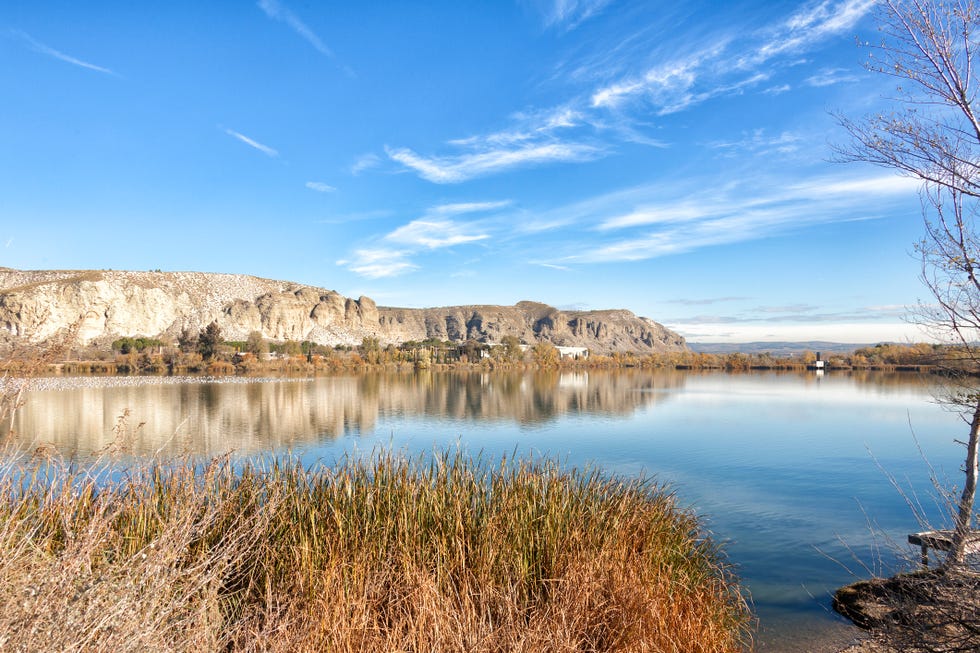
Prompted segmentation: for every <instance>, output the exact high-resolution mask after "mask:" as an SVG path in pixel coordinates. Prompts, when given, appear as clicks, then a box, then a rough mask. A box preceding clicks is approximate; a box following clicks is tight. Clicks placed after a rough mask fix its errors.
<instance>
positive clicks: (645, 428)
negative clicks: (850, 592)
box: [14, 370, 967, 651]
mask: <svg viewBox="0 0 980 653" xmlns="http://www.w3.org/2000/svg"><path fill="white" fill-rule="evenodd" d="M934 384H935V381H934V380H931V379H929V378H924V377H921V376H917V375H913V374H895V373H892V374H886V373H844V372H841V373H836V372H834V373H828V374H827V375H825V376H816V373H813V372H810V373H753V374H723V373H685V372H676V371H629V370H627V371H609V372H595V371H589V372H585V371H574V372H561V373H558V372H554V373H538V374H526V375H524V374H503V373H490V374H487V373H451V372H444V373H440V372H421V373H404V374H397V373H390V374H385V373H381V374H364V375H360V376H352V377H328V378H316V379H300V380H296V379H229V380H227V381H223V382H206V381H201V380H200V379H168V378H162V379H158V378H133V377H126V378H115V377H114V378H98V377H85V378H79V379H63V378H62V379H41V380H39V381H38V382H37V384H36V386H35V389H34V390H32V391H31V392H30V394H29V395H28V398H27V403H26V405H25V406H24V407H23V408H22V409H21V410H20V411H19V412H18V413H17V415H16V418H15V422H14V429H15V432H16V434H17V437H19V438H20V439H21V440H22V442H24V443H25V444H27V443H31V444H32V446H37V445H40V444H42V443H49V444H50V445H52V446H54V447H55V448H57V449H58V450H59V451H60V452H62V453H63V454H65V455H67V456H74V457H78V458H84V457H88V456H90V455H91V454H92V452H96V451H99V450H101V449H103V448H104V447H105V446H106V445H107V444H108V443H109V442H110V441H112V440H113V438H117V439H118V440H119V441H123V442H125V443H126V445H127V447H128V449H129V450H130V451H131V452H132V454H133V455H136V456H148V455H155V454H159V455H174V454H185V453H187V454H202V455H217V454H221V453H224V452H228V451H235V452H237V453H238V454H241V455H263V454H269V453H285V452H293V453H294V454H296V455H298V456H301V457H302V458H303V459H304V460H307V461H310V462H313V461H315V460H324V461H327V462H329V461H331V460H333V459H335V458H336V457H338V456H341V455H343V454H345V453H352V452H353V453H355V454H356V453H358V452H365V451H370V450H372V449H373V448H375V447H390V448H394V449H396V450H404V451H406V452H410V453H414V452H425V451H431V450H432V449H434V448H439V449H441V448H446V447H457V446H459V447H463V448H465V449H466V450H468V451H470V452H472V453H481V452H482V455H483V456H484V458H485V459H488V460H491V461H492V460H499V458H500V457H501V456H503V455H508V456H510V455H511V454H514V453H517V454H521V455H535V456H549V457H553V458H557V459H559V460H560V461H563V463H564V464H567V465H570V466H587V465H593V466H598V467H600V468H602V469H603V470H605V471H607V472H609V473H614V474H621V475H629V476H634V475H648V476H653V477H654V478H655V479H657V480H658V481H661V482H664V483H668V484H669V486H670V487H671V489H672V491H673V492H674V493H675V494H676V495H677V497H678V500H679V501H680V503H681V504H682V505H684V506H688V507H690V508H691V509H693V510H694V511H696V512H697V513H699V514H701V515H703V516H704V519H705V524H706V526H707V528H708V529H709V530H710V531H711V533H712V534H713V537H715V538H716V539H717V540H719V541H721V542H723V543H724V546H725V551H726V552H727V555H728V557H729V559H730V561H731V562H732V563H733V564H735V565H736V567H737V570H738V573H739V575H740V576H741V578H742V579H743V581H744V583H745V585H746V586H747V587H748V589H749V591H750V592H751V596H752V601H753V604H754V609H755V612H756V614H757V615H758V617H759V620H760V629H759V633H758V636H757V647H758V649H759V650H763V651H806V650H812V651H818V650H834V647H835V646H837V645H842V644H846V643H847V642H848V641H849V640H850V639H852V638H853V637H854V636H855V635H856V634H857V633H858V631H857V630H856V629H854V628H853V627H851V626H849V625H847V624H846V623H845V622H844V621H843V620H841V619H840V618H838V617H836V616H835V615H834V614H833V613H832V612H831V611H830V594H831V593H832V592H833V590H834V589H836V588H837V587H839V586H840V585H843V584H846V583H848V582H851V581H852V580H855V579H856V578H857V577H866V576H867V575H868V574H869V573H870V572H869V571H868V569H872V570H875V571H879V572H887V571H888V570H889V569H890V568H891V567H890V565H893V564H894V563H895V561H896V559H897V558H898V557H900V556H902V555H914V554H915V552H913V551H912V550H911V549H910V548H909V547H908V545H906V544H904V542H905V538H906V535H907V534H908V533H910V532H912V531H915V530H921V529H920V527H919V524H917V522H916V521H915V518H914V517H913V515H912V512H911V511H910V509H909V507H908V505H907V502H906V498H911V499H912V501H913V502H918V503H920V504H921V506H922V508H923V510H924V511H925V512H926V513H928V516H929V517H930V518H931V519H935V520H937V521H938V520H939V517H938V515H939V514H940V512H941V511H940V509H939V508H938V507H937V506H936V504H935V502H933V500H932V499H931V484H930V481H929V467H928V464H927V463H926V462H925V461H924V459H923V453H924V454H925V455H926V456H927V457H928V462H929V463H930V464H931V465H932V466H933V467H934V468H935V469H936V470H937V471H938V472H939V474H940V475H948V476H949V479H950V482H951V483H956V484H960V485H961V484H962V479H961V472H960V471H959V465H960V463H961V461H962V457H963V449H962V447H960V446H959V445H957V444H955V443H954V442H953V440H954V438H961V439H962V438H963V437H964V436H965V435H966V434H967V426H966V425H965V424H964V423H963V422H962V420H961V418H960V417H959V415H957V414H955V413H952V412H949V411H948V410H945V409H944V408H943V407H942V406H940V405H938V404H937V403H936V401H935V400H934V398H933V394H934V392H935V391H936V390H937V388H936V387H935V385H934ZM127 411H128V417H126V418H125V420H124V423H123V424H122V425H120V424H119V418H120V416H121V415H123V414H124V413H126V412H127ZM141 423H142V426H140V424H141ZM114 429H115V430H114ZM920 448H921V452H920ZM889 476H892V477H894V478H896V479H899V481H898V482H899V484H900V485H901V486H902V487H903V488H904V496H903V493H902V492H899V491H898V490H897V489H896V488H895V487H893V485H892V483H891V482H890V480H889Z"/></svg>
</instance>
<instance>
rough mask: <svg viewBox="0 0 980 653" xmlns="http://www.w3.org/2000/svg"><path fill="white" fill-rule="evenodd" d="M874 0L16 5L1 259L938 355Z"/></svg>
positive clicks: (1, 151)
mask: <svg viewBox="0 0 980 653" xmlns="http://www.w3.org/2000/svg"><path fill="white" fill-rule="evenodd" d="M872 4H873V3H872V2H871V1H870V0H828V1H825V2H788V1H787V2H780V1H772V0H766V1H739V2H707V1H697V0H695V1H691V2H685V3H658V2H649V1H648V2H626V1H621V0H581V1H577V0H548V1H544V0H542V1H540V2H538V1H530V0H527V1H525V0H520V1H515V2H505V1H503V0H501V1H499V2H483V3H469V2H424V3H421V2H420V3H408V2H377V3H337V2H300V1H299V0H260V1H259V2H236V3H231V2H213V3H198V2H173V3H165V4H158V3H154V4H153V5H147V4H144V3H135V4H134V3H121V2H98V1H94V2H84V3H79V2H58V1H50V2H34V1H20V0H6V1H5V2H3V3H2V4H0V85H2V88H3V93H2V96H0V97H2V98H3V100H2V101H0V170H2V174H0V265H3V266H8V267H14V268H22V269H33V268H72V269H73V268H111V269H136V270H146V269H156V268H160V269H163V270H201V271H213V272H236V273H247V274H254V275H258V276H263V277H270V278H276V279H289V280H293V281H299V282H302V283H307V284H312V285H317V286H323V287H326V288H331V289H335V290H337V291H339V292H341V293H343V294H346V295H353V296H357V295H361V294H364V295H368V296H370V297H372V298H374V299H375V300H376V301H377V302H378V303H379V304H383V305H392V306H439V305H450V304H469V303H485V304H512V303H515V302H517V301H520V300H523V299H532V300H536V301H542V302H546V303H549V304H552V305H555V306H558V307H563V308H586V309H598V308H628V309H630V310H632V311H634V312H636V313H638V314H640V315H645V316H648V317H651V318H653V319H656V320H658V321H660V322H663V323H665V324H667V325H668V326H671V327H673V328H675V329H677V330H679V331H680V332H681V333H682V334H684V335H685V336H687V337H688V339H690V340H693V341H726V340H727V341H731V340H735V341H739V340H742V341H745V340H765V339H770V340H772V339H777V340H781V339H790V340H802V339H826V340H837V341H846V342H873V341H879V340H895V339H898V340H904V339H912V340H915V339H923V335H922V334H921V333H919V332H918V331H917V329H916V328H915V327H911V326H909V325H908V324H906V323H905V321H904V320H903V316H904V315H905V314H906V309H905V307H906V306H910V305H914V304H915V303H916V301H917V300H918V299H919V298H925V293H924V291H923V289H922V288H921V287H920V284H919V282H918V272H919V264H918V262H917V260H916V259H915V257H914V256H913V255H912V254H911V251H912V246H913V243H914V242H915V241H916V240H917V239H918V238H919V236H920V234H921V217H920V204H919V200H918V196H917V193H916V190H917V187H916V185H915V184H914V183H912V182H910V181H909V180H905V179H902V178H898V177H895V176H893V175H891V174H890V173H889V172H888V171H887V170H882V169H878V168H872V167H862V166H859V165H843V164H838V163H833V162H832V161H831V158H832V150H831V145H832V144H834V143H840V142H842V141H843V140H844V138H845V136H844V134H843V133H842V130H841V129H840V128H839V127H837V124H836V122H835V119H834V117H833V115H832V113H833V112H841V113H843V114H846V115H849V116H852V117H857V116H861V115H864V114H865V113H868V112H871V111H874V110H877V109H879V108H881V107H882V106H885V105H884V104H883V100H882V99H881V98H882V96H883V95H887V94H888V92H889V91H890V90H892V86H893V82H891V81H890V80H887V79H883V78H880V77H875V76H873V75H871V74H869V73H867V72H866V71H865V70H864V69H863V67H862V63H863V61H864V60H865V57H866V55H867V52H866V51H863V50H862V49H860V48H859V47H857V46H856V42H855V40H856V38H861V39H868V38H874V37H875V24H874V20H873V16H872V13H871V11H872Z"/></svg>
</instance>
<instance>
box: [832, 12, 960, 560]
mask: <svg viewBox="0 0 980 653" xmlns="http://www.w3.org/2000/svg"><path fill="white" fill-rule="evenodd" d="M877 18H878V22H879V31H880V33H881V40H880V41H879V42H877V43H865V44H864V45H865V46H866V47H867V48H869V50H870V56H869V62H868V68H869V70H872V71H874V72H876V73H880V74H882V75H887V76H891V77H894V78H895V79H896V81H897V89H896V96H895V97H894V98H892V99H893V100H894V110H893V111H891V112H889V113H879V114H875V115H870V116H866V117H865V118H863V119H861V120H851V119H848V118H846V117H840V118H839V119H840V122H841V124H842V125H843V126H844V127H845V128H846V129H847V131H848V132H849V133H850V135H851V142H850V144H849V145H847V146H845V147H843V148H841V149H840V150H839V154H840V158H841V159H842V160H844V161H861V162H870V163H874V164H877V165H880V166H884V167H886V168H891V169H894V170H898V171H900V172H901V173H903V174H905V175H907V176H909V177H913V178H915V179H918V180H920V181H921V182H922V190H921V199H922V207H923V220H924V223H925V236H924V237H923V239H922V240H921V241H920V242H919V243H918V244H917V245H916V250H917V252H918V253H919V254H920V256H921V259H922V275H921V276H922V280H923V282H924V284H925V286H926V288H927V289H928V290H929V292H930V294H931V295H932V300H931V301H930V302H928V303H922V302H920V304H919V307H918V309H917V311H916V316H915V317H916V318H917V319H918V321H920V322H921V323H922V324H924V325H926V326H928V327H929V328H930V330H931V331H932V332H933V334H934V335H935V336H936V337H937V338H939V339H940V340H941V341H942V342H944V343H946V344H947V345H948V348H947V349H946V351H947V352H948V353H949V355H948V356H947V357H946V360H945V364H946V365H947V366H948V368H949V371H950V373H951V374H952V375H954V377H955V378H956V379H958V380H959V383H958V385H957V386H956V387H955V389H954V390H953V391H952V392H951V393H950V396H949V400H950V401H951V402H953V403H955V404H956V405H958V406H960V407H961V409H962V410H963V413H964V417H965V419H966V421H967V422H969V424H970V433H969V437H968V438H967V441H966V442H965V443H964V444H965V445H966V460H965V468H964V471H965V474H966V482H965V483H964V485H963V491H962V494H961V495H960V497H959V499H958V501H957V505H956V506H955V510H954V523H955V531H954V536H953V548H952V551H951V552H950V556H949V558H948V560H947V565H955V564H958V563H960V562H962V561H963V558H964V552H965V547H966V544H967V537H968V535H969V533H970V529H971V526H972V520H973V514H974V497H975V495H976V488H977V472H978V470H977V454H978V445H980V382H978V380H977V378H978V377H977V375H978V374H980V281H978V278H977V273H978V271H977V266H978V265H980V240H978V234H977V225H976V218H977V214H978V211H980V116H978V113H977V112H978V107H977V102H976V100H977V95H976V93H977V88H978V83H980V82H978V79H977V76H976V69H975V64H976V63H978V62H977V61H976V57H977V50H978V47H980V43H978V41H977V39H978V28H980V9H978V6H977V4H976V3H975V2H974V1H973V0H935V1H931V0H882V2H880V3H879V5H878V8H877Z"/></svg>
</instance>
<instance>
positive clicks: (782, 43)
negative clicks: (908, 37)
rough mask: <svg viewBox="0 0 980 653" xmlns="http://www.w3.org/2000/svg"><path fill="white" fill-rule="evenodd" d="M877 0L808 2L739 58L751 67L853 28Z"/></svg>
mask: <svg viewBox="0 0 980 653" xmlns="http://www.w3.org/2000/svg"><path fill="white" fill-rule="evenodd" d="M876 2H877V0H822V1H821V2H810V3H808V4H807V5H805V6H804V7H803V8H801V9H800V10H799V11H797V12H796V13H794V14H793V15H792V16H790V17H789V18H788V19H787V20H785V21H784V22H783V23H782V24H780V25H777V26H775V27H774V28H773V29H772V30H771V34H770V35H769V37H768V38H767V39H766V40H765V41H764V42H763V43H762V44H761V45H760V46H759V47H758V48H756V49H754V50H752V51H750V52H749V53H748V54H746V55H744V56H743V57H741V58H740V59H739V60H738V63H739V65H740V66H742V67H753V66H757V65H759V64H762V63H765V62H766V61H769V60H770V59H772V58H774V57H777V56H780V55H785V54H790V53H797V52H799V51H801V50H804V49H806V48H808V47H810V46H811V45H813V44H814V43H816V42H818V41H821V40H823V39H825V38H827V37H829V36H834V35H837V34H840V33H842V32H845V31H847V30H850V29H853V28H854V26H855V25H857V23H858V21H859V20H861V19H862V18H863V17H864V16H865V15H866V14H867V13H868V12H869V11H871V9H872V8H873V7H874V5H875V3H876Z"/></svg>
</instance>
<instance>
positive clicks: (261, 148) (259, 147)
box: [224, 129, 279, 158]
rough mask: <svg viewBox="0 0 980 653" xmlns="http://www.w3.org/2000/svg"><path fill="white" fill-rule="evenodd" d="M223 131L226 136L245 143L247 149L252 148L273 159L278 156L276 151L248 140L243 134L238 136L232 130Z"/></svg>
mask: <svg viewBox="0 0 980 653" xmlns="http://www.w3.org/2000/svg"><path fill="white" fill-rule="evenodd" d="M224 131H225V133H226V134H228V135H229V136H231V137H232V138H236V139H238V140H240V141H241V142H242V143H245V144H246V145H248V146H249V147H254V148H255V149H257V150H258V151H259V152H262V153H263V154H265V155H266V156H271V157H273V158H275V157H277V156H279V152H278V151H277V150H275V149H273V148H271V147H269V146H268V145H263V144H262V143H259V142H258V141H256V140H252V139H251V138H249V137H248V136H246V135H245V134H239V133H238V132H236V131H235V130H234V129H225V130H224Z"/></svg>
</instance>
